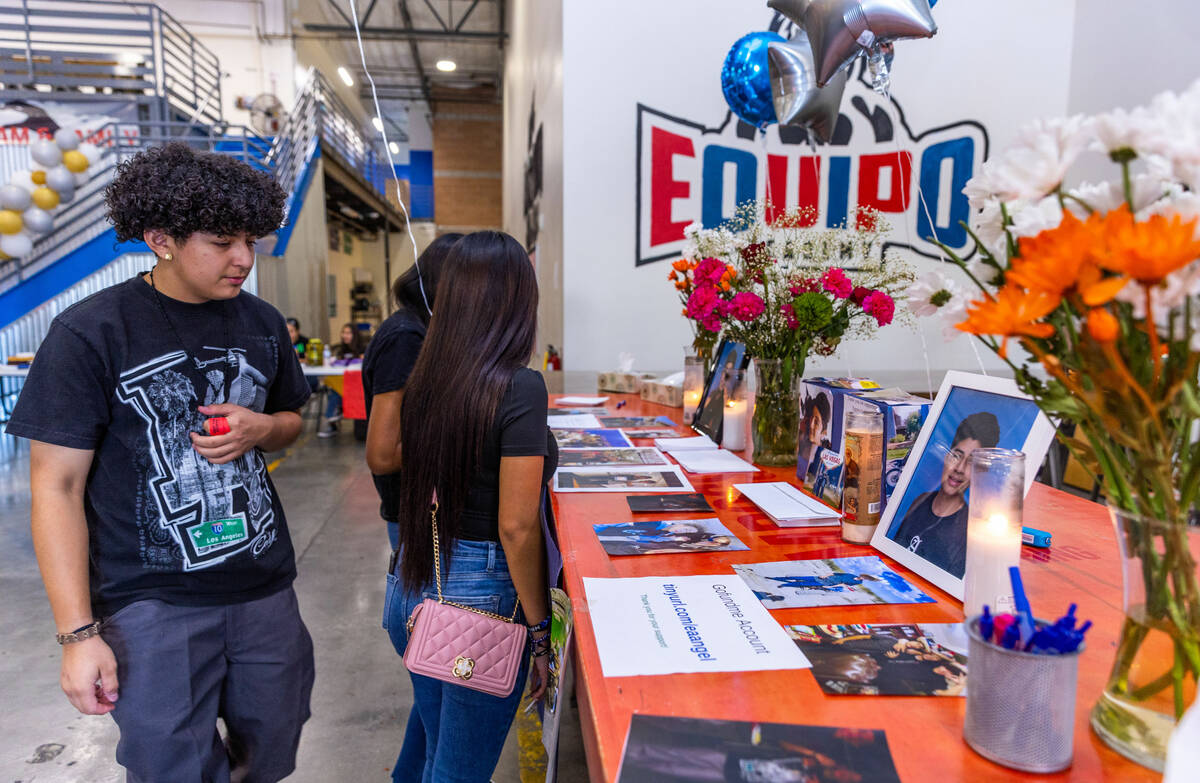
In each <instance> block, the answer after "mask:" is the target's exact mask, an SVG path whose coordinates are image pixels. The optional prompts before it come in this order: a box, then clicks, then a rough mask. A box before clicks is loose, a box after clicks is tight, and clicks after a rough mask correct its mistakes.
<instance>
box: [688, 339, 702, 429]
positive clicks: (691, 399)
mask: <svg viewBox="0 0 1200 783" xmlns="http://www.w3.org/2000/svg"><path fill="white" fill-rule="evenodd" d="M703 394H704V360H703V359H701V358H700V357H699V356H696V355H695V354H688V355H686V356H684V358H683V423H684V424H687V425H690V424H691V423H692V420H693V419H695V418H696V411H697V410H699V408H700V397H701V396H702V395H703Z"/></svg>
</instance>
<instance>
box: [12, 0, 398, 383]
mask: <svg viewBox="0 0 1200 783" xmlns="http://www.w3.org/2000/svg"><path fill="white" fill-rule="evenodd" d="M10 5H11V4H10ZM97 20H99V21H101V22H103V23H104V24H105V25H106V26H108V27H113V28H116V29H106V30H96V29H95V28H94V27H93V26H91V25H92V23H94V22H95V21H97ZM0 86H2V87H3V94H4V97H5V98H6V99H9V100H12V99H14V98H15V99H28V100H38V101H46V100H53V101H55V102H61V103H68V102H70V103H75V102H78V103H80V104H82V106H81V111H83V110H85V109H86V107H87V106H88V105H95V102H97V101H100V100H103V101H105V102H106V105H111V104H112V102H113V101H124V102H125V104H126V109H127V111H125V112H122V116H125V114H126V113H128V114H129V115H130V116H131V119H129V120H124V119H121V120H118V121H114V122H111V123H108V124H105V125H103V126H102V127H100V128H99V129H95V130H94V132H92V133H91V134H90V136H89V138H88V141H90V142H92V143H95V144H97V145H98V146H100V148H101V150H102V156H101V158H100V160H98V161H97V162H95V163H93V164H92V166H91V167H90V168H89V169H88V171H89V173H90V174H91V179H90V180H89V181H88V183H87V184H86V185H84V186H82V187H80V188H79V189H78V190H77V191H76V196H75V199H74V200H73V201H72V202H71V203H69V204H68V205H66V206H65V207H62V208H60V209H59V210H57V211H56V212H55V225H54V229H53V231H51V232H50V233H48V234H45V235H42V236H41V237H38V238H37V240H36V242H35V244H34V249H33V252H32V253H31V254H30V255H28V256H26V257H24V258H20V259H10V260H7V261H3V262H0V360H3V357H5V356H8V355H10V354H12V353H18V352H25V351H35V350H36V349H37V346H38V345H40V343H41V340H42V338H43V337H44V336H45V334H46V331H47V329H48V328H49V324H50V321H51V320H53V318H54V316H56V315H57V314H58V313H59V312H61V311H62V310H63V309H65V308H66V307H69V306H70V305H71V304H72V303H74V302H76V301H78V300H79V299H81V298H83V297H85V296H87V295H89V294H91V293H94V292H95V291H98V290H100V289H102V288H104V287H106V286H108V285H111V284H113V283H115V282H119V281H120V280H123V279H126V278H128V277H130V276H132V275H133V274H135V273H136V272H137V271H139V270H143V269H146V268H147V267H148V266H149V264H150V263H151V261H152V259H151V257H150V255H149V254H148V253H147V252H146V250H145V247H144V246H143V245H142V244H141V243H129V244H127V245H118V244H117V242H116V235H115V232H114V231H113V230H112V228H111V226H110V225H109V224H108V222H107V220H106V219H105V218H104V206H103V192H104V188H105V187H106V186H107V185H108V183H109V182H110V181H111V180H112V178H113V176H114V173H115V172H116V169H117V166H118V165H119V164H120V163H121V162H122V161H123V160H126V159H128V158H129V157H132V156H133V155H135V154H136V153H137V152H139V151H140V150H142V149H145V148H146V147H148V146H153V145H158V144H163V143H165V142H167V141H184V142H186V143H188V144H189V145H191V146H193V147H195V148H197V149H202V150H206V151H211V152H218V153H221V154H226V155H232V156H233V157H235V158H237V159H239V160H242V161H244V162H246V163H248V164H249V165H251V166H254V167H255V168H257V169H259V170H261V171H265V172H268V173H270V174H272V176H274V177H275V178H276V179H277V181H278V182H279V183H280V185H281V186H282V187H283V188H284V190H285V191H286V192H287V193H288V201H287V214H286V217H285V222H284V226H283V227H282V228H281V229H280V230H279V231H278V232H277V234H276V237H275V244H274V247H273V248H272V249H271V250H270V251H269V252H270V253H271V255H274V256H283V255H284V254H285V253H286V250H287V245H288V240H289V239H290V236H291V231H292V229H293V228H294V225H295V217H296V216H297V215H299V213H300V208H301V206H302V204H303V201H304V197H305V194H306V193H307V191H308V185H309V183H310V182H311V179H312V177H313V176H314V171H315V166H314V164H315V162H316V161H317V159H318V158H319V157H320V156H321V155H322V154H325V155H328V156H330V157H331V158H334V159H336V160H337V162H338V163H339V164H340V166H341V167H342V168H343V169H345V170H346V171H348V172H351V173H352V174H353V175H354V176H356V177H357V178H359V179H360V180H361V183H360V184H362V185H364V186H367V187H369V188H370V189H372V190H373V191H375V192H376V193H378V194H379V195H380V197H381V198H380V201H381V202H382V203H383V204H384V205H387V204H388V201H387V198H386V195H385V193H386V182H387V179H388V170H387V169H388V167H387V163H386V157H385V156H384V155H382V154H381V150H379V149H378V148H377V142H376V141H375V136H374V134H369V133H364V132H363V130H362V127H363V126H362V124H361V123H360V121H359V120H358V119H357V118H356V117H355V116H354V114H353V113H352V112H351V111H350V110H349V108H348V107H347V106H346V105H345V104H344V103H343V102H342V101H341V100H340V99H339V98H338V97H337V95H336V94H335V92H334V90H333V89H332V88H331V87H330V85H329V83H328V82H327V81H326V80H325V79H324V78H322V77H321V76H320V74H319V73H317V72H315V71H312V70H310V71H309V73H308V75H307V78H306V81H305V84H304V86H303V89H302V91H301V92H300V94H299V95H298V96H297V98H296V103H295V106H294V108H293V110H292V112H291V113H290V114H289V115H288V118H287V120H286V121H285V123H284V125H283V127H282V128H281V129H280V131H279V133H278V134H277V135H276V136H275V137H274V138H273V139H268V138H265V137H262V136H260V135H258V134H257V133H255V132H254V131H252V130H250V129H249V128H245V127H241V126H233V125H230V124H229V123H227V122H225V121H224V119H223V117H222V116H221V99H220V95H221V88H220V66H219V63H218V62H217V59H216V57H215V56H214V55H213V54H212V53H211V52H210V51H209V50H207V49H206V48H205V47H204V46H203V45H202V44H201V43H200V42H199V41H197V40H196V39H195V38H194V37H193V36H191V35H190V34H189V33H188V32H187V31H186V30H185V29H184V28H183V27H182V26H181V25H179V23H178V22H176V21H175V20H174V19H173V18H172V17H171V16H170V15H169V14H167V13H166V12H164V11H163V10H162V9H160V8H158V7H157V6H155V5H151V4H145V3H107V2H91V1H89V0H21V2H20V4H19V5H18V6H17V7H0ZM10 154H11V153H10ZM5 162H6V161H5V160H4V159H3V157H2V156H0V169H2V168H3V166H4V164H5ZM9 165H13V163H11V162H10V163H9ZM19 166H20V167H21V168H25V167H28V159H27V158H23V159H22V160H21V161H20V163H19ZM0 175H3V172H2V171H0ZM7 179H8V175H3V181H5V182H6V181H7Z"/></svg>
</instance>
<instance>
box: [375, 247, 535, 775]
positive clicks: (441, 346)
mask: <svg viewBox="0 0 1200 783" xmlns="http://www.w3.org/2000/svg"><path fill="white" fill-rule="evenodd" d="M537 301H538V291H537V281H536V278H535V276H534V270H533V265H532V264H531V263H530V261H529V256H528V255H526V253H525V251H524V250H523V249H522V248H521V246H520V245H519V244H518V243H517V241H516V240H515V239H513V238H512V237H510V236H508V235H507V234H502V233H498V232H495V231H480V232H477V233H474V234H469V235H468V236H466V237H464V238H463V239H461V240H459V241H458V242H457V243H456V244H455V245H454V247H453V248H451V250H450V254H449V256H448V257H447V258H446V262H445V267H444V269H443V273H442V279H441V282H440V283H439V285H438V290H437V303H438V304H437V309H436V310H435V311H434V314H433V318H432V319H431V320H430V323H429V332H428V334H427V335H426V338H425V344H424V346H423V348H422V350H421V354H420V356H419V357H418V359H417V364H416V367H414V368H413V372H412V375H411V376H410V377H409V379H408V383H407V384H406V385H405V387H404V399H403V402H402V404H401V410H400V440H399V442H398V443H397V444H395V446H394V450H395V453H396V459H397V462H398V463H399V462H400V456H401V455H402V457H403V459H402V466H403V471H404V481H403V482H401V483H400V487H399V497H398V511H399V520H400V548H399V551H398V558H397V560H398V561H397V564H396V567H395V569H394V570H393V572H392V573H390V574H389V575H388V594H387V599H386V602H385V609H384V624H385V626H386V627H387V629H388V633H389V635H390V636H391V639H392V643H393V645H394V646H395V648H396V651H397V652H398V653H400V654H401V655H403V654H404V651H405V650H406V649H407V646H408V639H409V637H408V629H407V628H406V627H405V623H406V621H407V620H408V618H409V616H410V615H411V614H412V610H413V609H414V608H415V607H416V606H417V605H418V604H419V603H420V602H421V601H422V600H424V599H425V598H431V597H436V596H437V589H436V587H435V586H434V561H433V559H434V540H433V531H432V525H431V524H430V511H431V501H432V500H433V499H434V497H435V493H436V498H437V505H438V512H437V529H438V539H439V544H440V553H441V557H442V563H443V564H442V591H443V593H444V595H445V598H446V600H448V601H453V602H455V603H459V604H463V605H466V606H469V607H473V608H477V609H482V610H485V611H487V612H491V613H495V614H499V615H503V616H508V615H511V614H512V613H513V611H514V608H515V607H516V606H517V599H518V598H519V599H520V612H518V615H517V616H518V618H519V620H520V619H523V620H524V621H525V622H526V623H527V624H528V625H529V626H530V627H531V632H530V635H529V636H530V640H531V644H532V648H533V649H532V653H533V655H532V657H529V656H525V657H523V661H522V664H521V670H520V673H519V674H518V677H517V684H516V686H515V687H514V689H513V692H512V693H511V694H510V695H509V696H507V697H504V698H500V697H496V696H492V695H489V694H485V693H481V692H479V691H474V690H469V689H466V688H464V687H462V686H458V685H450V684H447V683H444V682H442V681H441V680H436V679H432V678H429V677H424V676H421V675H415V674H410V675H409V676H410V677H411V678H412V683H413V700H414V706H413V713H412V715H411V716H410V719H409V727H408V731H407V734H406V737H405V745H404V747H403V748H402V750H401V753H400V757H399V758H398V759H397V762H396V767H395V770H394V772H393V775H392V777H393V779H394V780H396V781H409V780H421V779H422V778H423V779H424V780H426V781H428V780H438V781H442V780H456V781H487V780H488V779H489V777H490V775H491V773H492V771H493V770H494V769H495V766H496V762H497V760H498V759H499V758H500V750H501V748H502V747H503V746H504V739H505V737H506V736H507V735H508V730H509V727H510V726H511V725H512V721H513V717H514V715H515V714H516V709H517V704H518V702H519V701H520V698H521V692H522V690H523V687H524V684H525V680H526V677H527V675H528V673H529V670H530V669H531V668H532V670H533V682H532V687H531V688H530V695H531V697H532V698H535V699H536V698H541V696H542V694H543V692H544V691H545V686H546V677H547V664H548V658H547V655H546V654H547V652H548V648H549V633H548V625H549V622H548V620H549V600H548V595H547V592H548V591H547V584H546V568H547V567H546V555H545V549H544V546H543V540H542V529H541V518H540V506H541V499H542V492H543V489H544V487H545V485H546V482H547V481H548V480H549V479H550V476H551V475H552V474H553V473H554V469H555V467H556V466H557V464H558V452H557V449H556V447H555V445H554V440H553V438H552V437H551V436H550V433H549V430H548V428H547V427H546V401H547V395H546V385H545V382H544V381H543V380H542V376H541V374H540V373H538V372H536V371H534V370H531V369H529V368H527V367H526V366H525V365H526V363H527V362H528V361H529V359H530V356H531V355H532V353H533V347H534V339H535V334H536V327H537ZM543 629H545V630H543ZM531 660H532V665H531V664H530V661H531ZM418 744H419V747H417V745H418Z"/></svg>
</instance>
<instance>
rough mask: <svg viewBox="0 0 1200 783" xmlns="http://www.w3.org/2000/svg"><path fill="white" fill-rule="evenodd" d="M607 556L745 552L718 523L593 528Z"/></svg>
mask: <svg viewBox="0 0 1200 783" xmlns="http://www.w3.org/2000/svg"><path fill="white" fill-rule="evenodd" d="M592 528H593V529H594V530H595V531H596V538H597V539H599V541H600V545H601V546H602V547H604V551H605V552H607V553H608V554H610V555H652V554H661V553H681V552H716V551H736V550H743V549H748V548H749V547H747V546H746V545H745V544H743V543H742V542H741V541H739V540H738V538H737V536H735V535H734V534H733V533H732V532H730V530H729V528H727V527H725V526H724V525H722V524H721V520H719V519H715V518H714V519H684V520H660V521H649V520H647V521H644V522H618V523H614V524H609V525H592Z"/></svg>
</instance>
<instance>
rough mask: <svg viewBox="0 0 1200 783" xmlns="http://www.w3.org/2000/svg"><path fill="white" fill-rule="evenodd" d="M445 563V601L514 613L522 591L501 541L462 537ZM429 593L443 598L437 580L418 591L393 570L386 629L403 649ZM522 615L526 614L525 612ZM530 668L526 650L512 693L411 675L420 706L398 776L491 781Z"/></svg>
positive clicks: (411, 782)
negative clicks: (495, 693) (411, 618)
mask: <svg viewBox="0 0 1200 783" xmlns="http://www.w3.org/2000/svg"><path fill="white" fill-rule="evenodd" d="M442 562H443V567H442V593H443V597H444V598H445V599H446V600H448V601H454V602H455V603H460V604H463V605H465V606H471V607H476V608H479V609H485V610H487V611H489V612H495V613H496V614H500V615H504V616H508V615H510V614H512V611H513V607H514V606H515V605H516V602H517V590H516V588H515V587H513V583H512V579H511V578H510V577H509V575H508V563H507V561H505V559H504V550H502V549H501V548H500V545H499V544H498V543H496V542H494V541H456V542H455V543H454V551H453V557H452V559H451V562H450V568H449V570H447V569H446V567H445V560H444V559H443V561H442ZM426 598H433V599H436V598H437V588H436V587H435V586H434V585H433V584H429V585H426V586H425V587H424V588H423V589H422V590H420V591H419V592H416V593H405V592H404V588H403V586H402V585H401V583H400V581H399V580H398V579H397V578H396V576H395V574H388V576H387V595H386V597H385V599H384V605H383V627H384V629H385V630H386V631H387V632H388V635H389V636H390V637H391V639H392V645H393V646H394V647H395V648H396V652H398V653H399V654H400V655H404V651H405V649H407V647H408V628H407V627H406V623H407V621H408V617H409V615H411V614H412V610H413V609H414V608H415V607H416V606H417V604H419V603H421V601H423V600H424V599H426ZM517 619H518V621H520V620H521V619H522V618H521V615H520V613H518V615H517ZM528 673H529V658H528V656H525V658H524V659H523V660H522V662H521V669H520V671H519V672H518V673H517V682H516V685H515V686H514V687H513V692H512V693H511V694H509V695H508V696H506V697H504V698H500V697H497V696H492V695H490V694H487V693H481V692H479V691H475V690H471V689H470V688H464V687H463V686H461V685H451V684H450V683H446V682H442V681H441V680H435V679H433V678H432V677H425V676H422V675H419V674H412V673H410V674H409V677H410V678H411V679H412V685H413V709H412V712H411V713H410V714H409V717H408V727H407V728H406V730H405V735H404V745H403V747H402V748H401V749H400V755H399V757H398V758H397V759H396V766H395V769H393V770H392V780H393V781H395V783H416V781H421V783H434V782H435V781H436V783H486V782H487V781H488V780H489V779H490V778H491V775H492V772H493V771H494V770H495V769H496V762H497V761H499V760H500V751H501V750H502V749H503V747H504V740H505V738H506V737H507V736H508V730H509V728H510V727H511V726H512V722H513V718H514V717H515V716H516V714H517V705H518V704H519V703H520V701H521V694H522V693H524V691H525V678H526V676H527V675H528Z"/></svg>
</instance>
